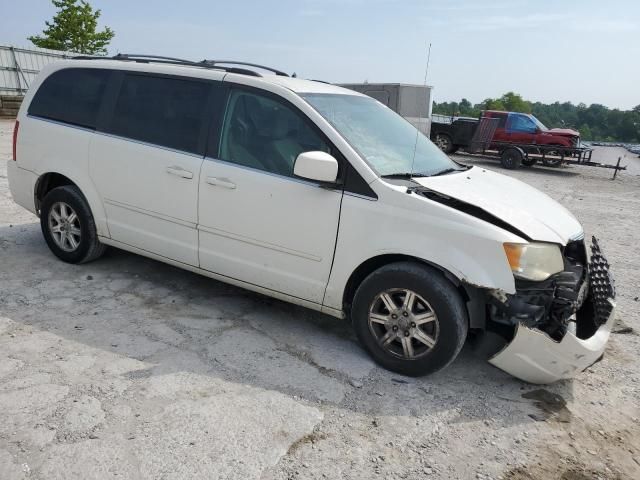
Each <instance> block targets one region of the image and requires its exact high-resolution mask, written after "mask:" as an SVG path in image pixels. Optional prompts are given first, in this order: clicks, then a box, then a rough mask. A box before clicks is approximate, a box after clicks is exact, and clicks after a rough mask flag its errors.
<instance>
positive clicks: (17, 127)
mask: <svg viewBox="0 0 640 480" xmlns="http://www.w3.org/2000/svg"><path fill="white" fill-rule="evenodd" d="M19 128H20V122H19V121H18V120H16V124H15V126H14V127H13V161H14V162H15V161H17V160H18V156H17V155H16V150H17V146H18V129H19Z"/></svg>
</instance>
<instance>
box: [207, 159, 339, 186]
mask: <svg viewBox="0 0 640 480" xmlns="http://www.w3.org/2000/svg"><path fill="white" fill-rule="evenodd" d="M204 159H205V161H210V162H214V163H221V164H223V165H229V166H230V167H235V168H240V169H242V170H248V171H250V172H256V173H261V174H263V175H269V176H270V177H276V178H281V179H282V180H288V181H290V182H296V183H302V184H303V185H309V186H310V187H318V188H325V190H327V191H329V192H335V193H342V189H341V188H340V189H338V188H326V187H325V186H324V185H322V184H320V183H317V182H312V181H309V180H303V179H302V178H297V177H290V176H288V175H282V174H280V173H274V172H268V171H266V170H260V169H259V168H254V167H248V166H246V165H240V164H238V163H234V162H230V161H228V160H221V159H219V158H212V157H204Z"/></svg>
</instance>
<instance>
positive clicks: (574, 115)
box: [433, 92, 640, 143]
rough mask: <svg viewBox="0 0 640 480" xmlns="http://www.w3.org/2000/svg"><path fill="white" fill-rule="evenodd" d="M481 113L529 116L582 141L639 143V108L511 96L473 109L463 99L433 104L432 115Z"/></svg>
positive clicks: (475, 106)
mask: <svg viewBox="0 0 640 480" xmlns="http://www.w3.org/2000/svg"><path fill="white" fill-rule="evenodd" d="M482 110H503V111H509V112H521V113H532V114H533V115H535V116H536V118H538V120H540V121H541V122H542V123H544V124H545V125H546V126H547V127H548V128H573V129H574V130H578V131H579V132H580V136H581V137H582V138H583V139H584V140H600V141H607V142H629V143H640V105H638V106H636V107H635V108H633V109H632V110H618V109H617V108H613V109H611V108H607V107H605V106H604V105H600V104H597V103H593V104H591V105H589V106H587V105H585V104H584V103H579V104H578V105H574V104H573V103H571V102H564V103H560V102H555V103H551V104H547V103H542V102H530V101H527V100H525V99H523V98H522V97H521V96H520V95H518V94H517V93H514V92H508V93H505V94H504V95H502V97H499V98H487V99H486V100H484V101H483V102H481V103H477V104H475V105H473V104H472V103H471V102H470V101H469V100H467V99H466V98H463V99H462V100H460V101H459V102H442V103H437V102H434V103H433V113H437V114H441V115H456V116H463V117H478V116H479V115H480V112H481V111H482Z"/></svg>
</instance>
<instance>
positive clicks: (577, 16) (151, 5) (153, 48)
mask: <svg viewBox="0 0 640 480" xmlns="http://www.w3.org/2000/svg"><path fill="white" fill-rule="evenodd" d="M2 3H3V4H4V5H3V6H2V8H1V9H0V10H1V11H2V13H3V14H2V16H1V17H0V44H5V43H9V44H13V45H17V46H26V45H29V44H30V43H29V42H28V41H27V40H26V38H27V37H28V36H29V35H33V34H38V33H40V32H41V31H42V29H43V28H44V22H45V20H50V19H51V17H52V16H53V14H54V11H55V9H54V7H53V6H52V5H51V3H50V1H49V0H20V1H15V0H13V1H12V0H2ZM90 3H91V4H92V5H93V6H94V7H96V8H100V9H101V10H102V16H101V18H100V24H101V26H104V25H108V26H109V27H111V28H112V29H113V30H114V31H115V32H116V36H115V38H114V40H113V41H112V43H111V46H110V48H109V53H110V54H115V53H118V52H122V53H147V54H158V55H168V56H179V57H184V58H189V59H195V60H201V59H203V58H208V59H225V60H227V59H234V60H242V61H250V62H255V63H260V64H264V65H269V66H272V67H275V68H279V69H282V70H284V71H287V72H291V73H292V72H296V73H297V74H298V76H299V77H301V78H313V79H320V80H325V81H329V82H336V83H349V82H354V83H355V82H364V81H368V82H370V83H374V82H401V83H418V84H422V83H424V77H425V69H426V64H427V50H428V45H429V44H431V60H430V62H429V69H428V75H427V83H428V84H429V85H432V86H433V87H434V91H433V98H434V100H435V101H437V102H442V101H452V100H457V101H459V100H460V99H461V98H462V97H466V98H468V99H469V100H470V101H471V102H472V103H479V102H480V101H482V100H484V99H485V98H489V97H498V96H500V95H502V94H503V93H505V92H507V91H515V92H517V93H519V94H521V95H522V96H523V97H524V98H526V99H528V100H532V101H541V102H546V103H550V102H554V101H560V102H564V101H571V102H573V103H576V104H577V103H579V102H584V103H586V104H587V105H589V104H591V103H600V104H603V105H606V106H608V107H610V108H620V109H630V108H632V107H634V106H636V105H638V104H640V88H639V86H640V1H639V0H609V1H602V0H281V1H267V0H263V1H259V0H252V1H249V0H226V1H215V0H208V1H207V0H180V1H176V0H154V1H134V0H90Z"/></svg>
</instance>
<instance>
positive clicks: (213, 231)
mask: <svg viewBox="0 0 640 480" xmlns="http://www.w3.org/2000/svg"><path fill="white" fill-rule="evenodd" d="M198 230H200V231H202V232H206V233H210V234H212V235H217V236H219V237H225V238H230V239H232V240H237V241H239V242H242V243H247V244H249V245H255V246H257V247H262V248H266V249H269V250H275V251H276V252H282V253H286V254H289V255H293V256H295V257H300V258H304V259H306V260H311V261H314V262H321V261H322V257H318V256H316V255H312V254H310V253H306V252H301V251H299V250H293V249H291V248H287V247H283V246H280V245H275V244H273V243H268V242H263V241H261V240H257V239H255V238H250V237H245V236H243V235H237V234H235V233H231V232H227V231H224V230H219V229H217V228H211V227H205V226H204V225H198Z"/></svg>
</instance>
